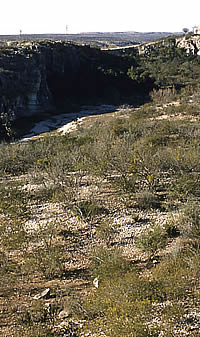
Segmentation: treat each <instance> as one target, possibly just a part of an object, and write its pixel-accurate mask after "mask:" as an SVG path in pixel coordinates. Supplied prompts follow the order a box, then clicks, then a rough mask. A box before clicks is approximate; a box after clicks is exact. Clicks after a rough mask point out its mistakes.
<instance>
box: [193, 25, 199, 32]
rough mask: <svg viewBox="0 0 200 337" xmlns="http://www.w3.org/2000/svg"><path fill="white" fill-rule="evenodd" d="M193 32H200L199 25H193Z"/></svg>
mask: <svg viewBox="0 0 200 337" xmlns="http://www.w3.org/2000/svg"><path fill="white" fill-rule="evenodd" d="M194 34H200V26H196V27H194Z"/></svg>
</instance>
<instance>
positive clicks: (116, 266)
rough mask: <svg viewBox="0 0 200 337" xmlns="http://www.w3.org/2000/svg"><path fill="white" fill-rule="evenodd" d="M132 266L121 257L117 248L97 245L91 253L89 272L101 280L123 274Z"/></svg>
mask: <svg viewBox="0 0 200 337" xmlns="http://www.w3.org/2000/svg"><path fill="white" fill-rule="evenodd" d="M131 268H132V266H131V264H130V262H129V261H128V260H126V259H125V258H123V257H122V255H121V252H120V250H119V249H116V248H114V249H110V250H108V248H105V247H103V246H100V247H97V248H96V249H94V251H93V252H92V254H91V272H92V275H93V276H94V277H98V278H99V279H100V280H101V281H102V280H107V279H112V278H116V277H119V276H121V275H123V274H124V273H125V272H127V271H128V270H130V269H131Z"/></svg>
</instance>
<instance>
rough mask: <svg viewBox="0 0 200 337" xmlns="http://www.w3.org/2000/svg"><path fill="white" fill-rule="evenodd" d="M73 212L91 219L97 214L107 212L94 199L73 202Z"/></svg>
mask: <svg viewBox="0 0 200 337" xmlns="http://www.w3.org/2000/svg"><path fill="white" fill-rule="evenodd" d="M73 212H74V214H76V215H78V216H79V217H81V218H85V219H88V220H89V219H91V220H92V219H94V218H95V217H97V216H99V215H102V214H108V209H107V208H105V207H103V206H101V205H99V204H98V202H97V201H95V200H82V201H77V202H76V203H75V204H74V206H73Z"/></svg>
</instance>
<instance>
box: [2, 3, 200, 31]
mask: <svg viewBox="0 0 200 337" xmlns="http://www.w3.org/2000/svg"><path fill="white" fill-rule="evenodd" d="M0 11H1V19H0V34H19V31H20V30H22V33H24V34H26V33H27V34H29V33H63V34H64V33H65V31H66V25H68V32H69V33H78V32H94V31H96V32H97V31H98V32H106V31H107V32H108V31H118V32H119V31H139V32H144V31H146V32H147V31H149V32H150V31H163V32H164V31H169V32H179V31H182V29H183V28H184V27H187V28H192V27H193V26H195V25H200V0H191V1H187V2H186V1H180V0H165V1H163V0H121V1H120V0H99V1H95V0H1V6H0Z"/></svg>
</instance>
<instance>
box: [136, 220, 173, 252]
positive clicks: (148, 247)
mask: <svg viewBox="0 0 200 337" xmlns="http://www.w3.org/2000/svg"><path fill="white" fill-rule="evenodd" d="M135 241H136V246H137V247H138V248H140V249H142V250H144V251H145V252H147V253H148V254H150V256H152V255H155V254H156V253H157V252H158V250H160V249H162V248H164V247H165V246H166V245H167V233H166V231H165V230H164V229H163V228H162V227H161V226H160V225H158V224H153V225H151V226H150V227H149V228H147V229H146V230H145V231H144V232H143V233H142V234H140V236H138V237H137V238H136V239H135Z"/></svg>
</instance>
